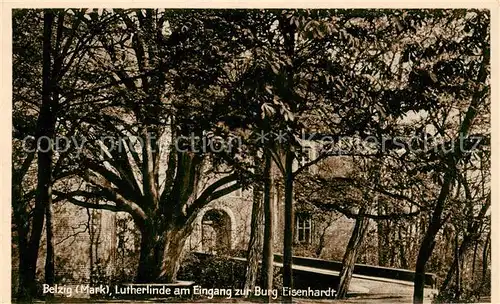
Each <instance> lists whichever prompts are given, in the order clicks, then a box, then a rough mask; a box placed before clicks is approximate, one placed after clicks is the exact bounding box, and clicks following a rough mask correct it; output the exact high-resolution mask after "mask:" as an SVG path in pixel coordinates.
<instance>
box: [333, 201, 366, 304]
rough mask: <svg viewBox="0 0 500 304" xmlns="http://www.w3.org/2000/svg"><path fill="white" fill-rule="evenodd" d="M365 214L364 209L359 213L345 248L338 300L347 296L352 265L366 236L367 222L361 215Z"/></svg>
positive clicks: (352, 269)
mask: <svg viewBox="0 0 500 304" xmlns="http://www.w3.org/2000/svg"><path fill="white" fill-rule="evenodd" d="M365 212H366V209H365V208H362V209H361V210H360V211H359V214H360V217H358V218H357V219H356V224H355V225H354V229H353V231H352V234H351V238H350V239H349V243H348V244H347V248H346V251H345V254H344V258H343V260H342V268H341V269H340V275H339V276H340V280H339V285H338V288H337V294H336V297H337V298H338V299H343V298H345V297H346V295H347V291H348V290H349V284H350V283H351V278H352V273H353V271H354V265H355V263H356V259H357V257H358V250H359V248H360V246H361V244H362V243H363V239H364V236H365V234H366V231H367V228H368V223H369V220H368V218H365V217H363V216H362V215H363V214H364V213H365Z"/></svg>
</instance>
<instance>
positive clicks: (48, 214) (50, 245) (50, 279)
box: [45, 204, 55, 285]
mask: <svg viewBox="0 0 500 304" xmlns="http://www.w3.org/2000/svg"><path fill="white" fill-rule="evenodd" d="M52 215H53V212H52V204H49V205H47V208H46V210H45V228H46V230H45V234H46V240H47V254H46V256H45V283H47V284H49V285H54V281H55V277H54V275H55V269H54V254H55V253H54V230H53V226H52Z"/></svg>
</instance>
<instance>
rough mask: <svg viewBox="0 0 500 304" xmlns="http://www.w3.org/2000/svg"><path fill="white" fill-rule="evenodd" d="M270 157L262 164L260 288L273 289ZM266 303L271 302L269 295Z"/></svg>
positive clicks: (272, 215) (272, 206) (272, 221)
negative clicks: (262, 233) (262, 243)
mask: <svg viewBox="0 0 500 304" xmlns="http://www.w3.org/2000/svg"><path fill="white" fill-rule="evenodd" d="M271 183H272V181H271V157H270V156H269V154H268V153H266V154H265V164H264V245H263V248H262V271H261V286H262V288H264V289H267V290H271V289H272V288H273V276H274V233H273V231H274V205H273V204H272V202H271ZM268 301H271V295H269V298H268Z"/></svg>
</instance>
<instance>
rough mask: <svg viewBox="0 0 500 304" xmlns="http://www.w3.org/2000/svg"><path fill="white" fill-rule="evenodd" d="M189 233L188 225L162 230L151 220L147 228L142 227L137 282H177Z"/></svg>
mask: <svg viewBox="0 0 500 304" xmlns="http://www.w3.org/2000/svg"><path fill="white" fill-rule="evenodd" d="M188 235H189V233H188V227H181V228H179V227H171V228H169V229H168V230H167V231H163V232H162V229H159V227H153V224H152V223H151V222H150V223H148V225H147V228H143V229H141V253H140V256H139V265H138V269H137V277H136V282H137V283H153V282H166V283H172V282H175V281H176V280H177V272H178V270H179V268H180V263H181V262H182V258H183V256H182V254H183V249H184V244H185V243H186V239H187V236H188Z"/></svg>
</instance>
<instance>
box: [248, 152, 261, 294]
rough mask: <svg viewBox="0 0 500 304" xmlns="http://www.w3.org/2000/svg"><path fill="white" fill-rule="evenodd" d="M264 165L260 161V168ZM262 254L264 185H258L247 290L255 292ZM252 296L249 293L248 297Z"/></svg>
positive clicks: (251, 235) (249, 255) (254, 207)
mask: <svg viewBox="0 0 500 304" xmlns="http://www.w3.org/2000/svg"><path fill="white" fill-rule="evenodd" d="M260 165H262V163H261V162H259V161H258V165H257V166H258V167H260ZM261 253H262V184H261V183H260V182H259V183H256V184H255V185H254V189H253V206H252V222H251V225H250V241H249V243H248V250H247V268H246V272H245V284H244V289H245V290H254V288H255V284H256V282H257V273H258V271H259V260H260V255H261ZM249 295H250V294H249V293H247V294H246V297H248V296H249Z"/></svg>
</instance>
